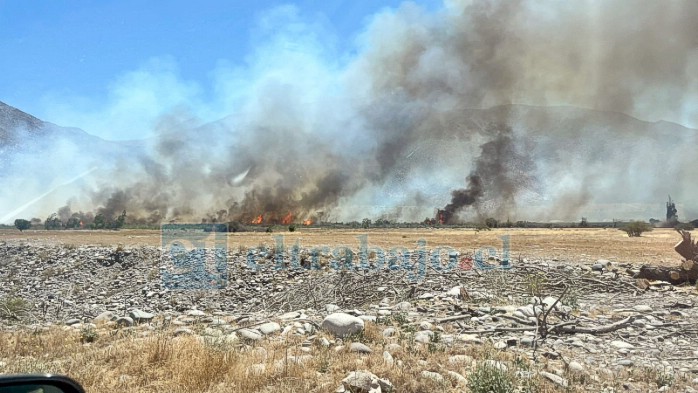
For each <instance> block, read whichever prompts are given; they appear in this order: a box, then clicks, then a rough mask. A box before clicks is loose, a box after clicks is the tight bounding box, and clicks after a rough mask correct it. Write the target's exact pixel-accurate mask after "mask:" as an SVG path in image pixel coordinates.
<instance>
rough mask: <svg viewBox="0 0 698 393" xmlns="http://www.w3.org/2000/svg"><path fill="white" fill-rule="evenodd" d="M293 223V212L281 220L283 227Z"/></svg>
mask: <svg viewBox="0 0 698 393" xmlns="http://www.w3.org/2000/svg"><path fill="white" fill-rule="evenodd" d="M292 222H293V214H291V212H289V213H288V214H286V215H285V216H284V218H282V219H281V223H282V224H283V225H288V224H290V223H292Z"/></svg>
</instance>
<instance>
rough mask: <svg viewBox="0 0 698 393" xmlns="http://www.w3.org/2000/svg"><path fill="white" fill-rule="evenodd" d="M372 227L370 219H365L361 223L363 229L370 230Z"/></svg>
mask: <svg viewBox="0 0 698 393" xmlns="http://www.w3.org/2000/svg"><path fill="white" fill-rule="evenodd" d="M370 227H371V220H369V219H368V218H364V219H363V221H361V228H364V229H368V228H370Z"/></svg>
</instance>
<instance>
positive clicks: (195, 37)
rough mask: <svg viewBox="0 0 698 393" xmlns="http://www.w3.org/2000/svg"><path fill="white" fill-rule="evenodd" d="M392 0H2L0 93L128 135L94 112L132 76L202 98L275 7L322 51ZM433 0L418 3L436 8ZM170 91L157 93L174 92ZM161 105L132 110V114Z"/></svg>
mask: <svg viewBox="0 0 698 393" xmlns="http://www.w3.org/2000/svg"><path fill="white" fill-rule="evenodd" d="M400 3H401V1H400V0H382V1H371V0H352V1H341V0H326V1H310V0H303V1H299V2H297V3H293V4H291V3H284V2H280V1H254V2H253V1H222V0H216V1H202V2H193V1H184V0H171V1H147V2H144V1H136V0H102V1H89V0H73V1H67V0H56V1H48V0H45V1H41V0H39V1H30V2H28V1H25V0H0V53H2V54H3V56H0V101H4V102H6V103H8V104H9V105H13V106H16V107H18V108H20V109H22V110H24V111H26V112H29V113H31V114H33V115H35V116H37V117H39V118H41V119H43V120H47V121H52V122H55V123H58V124H59V125H64V126H77V127H82V128H84V129H86V130H87V131H90V132H93V133H95V134H98V135H101V136H105V137H115V138H118V139H129V138H136V137H138V136H139V134H138V133H136V132H134V133H129V132H123V133H122V134H123V135H117V136H114V135H109V134H108V133H107V132H105V131H104V130H100V129H99V128H100V127H102V126H100V125H98V124H95V123H97V120H95V119H96V118H98V117H102V118H109V117H110V116H114V117H116V116H123V114H122V113H121V112H123V111H125V110H126V109H127V108H125V107H124V105H121V106H120V107H119V98H115V97H120V94H125V93H124V92H123V91H124V90H128V89H130V90H138V88H135V89H134V85H138V86H139V87H142V89H144V90H147V89H148V88H149V87H148V86H149V84H150V85H152V86H154V89H155V88H158V87H159V86H162V85H164V84H168V83H172V84H175V85H177V86H178V87H177V88H176V90H177V91H178V92H179V91H183V90H184V91H186V92H187V93H182V97H187V96H188V94H189V93H191V92H192V91H195V93H194V94H193V95H195V96H197V97H199V98H200V99H202V100H203V101H206V100H207V97H208V96H209V95H211V94H214V92H213V90H214V89H215V87H214V86H215V82H214V79H215V78H216V77H217V76H216V75H217V74H220V72H219V71H220V70H221V68H227V69H235V68H245V67H247V66H248V64H247V62H248V61H249V57H250V55H251V54H252V53H253V52H254V51H255V48H256V47H257V46H259V45H260V44H262V43H263V41H264V40H265V39H267V37H268V36H269V35H270V34H273V33H274V32H273V30H274V29H275V28H277V27H278V26H274V25H270V26H268V25H267V26H265V21H266V18H267V17H268V16H269V14H270V13H272V14H273V11H274V10H275V9H279V8H282V9H287V10H288V9H291V10H292V13H294V16H293V18H295V19H297V20H299V21H302V23H303V24H307V25H311V26H312V29H313V30H315V31H316V32H317V31H321V33H320V35H322V40H323V42H324V45H325V46H324V48H325V49H327V50H328V51H329V52H332V53H331V54H329V53H328V54H329V55H330V56H338V57H341V56H350V55H351V53H352V51H353V50H354V49H355V40H356V36H357V34H358V33H359V32H360V31H361V30H362V29H363V28H364V27H365V26H366V24H367V23H368V22H369V21H370V17H371V15H373V14H375V13H376V12H380V11H381V10H382V9H385V8H386V7H391V8H392V7H397V6H399V5H400ZM439 3H440V2H439V1H437V0H429V1H423V2H420V5H422V6H424V7H425V8H428V9H434V8H437V7H439V5H438V4H439ZM289 5H291V7H289ZM284 20H285V19H283V18H282V19H281V23H284V22H283V21H284ZM277 23H278V21H277ZM265 29H266V30H272V31H266V30H265ZM145 74H147V75H150V76H152V75H155V74H157V75H159V77H158V78H159V79H158V78H155V79H153V78H151V77H150V76H144V75H145ZM162 75H164V76H162ZM219 76H220V75H219ZM163 78H164V79H163ZM169 92H170V90H163V91H159V94H160V95H174V96H178V93H174V94H169ZM182 97H180V98H182ZM121 104H123V103H121ZM127 106H128V105H127ZM114 107H119V108H121V110H115V109H113V108H114ZM161 109H162V108H153V109H152V110H150V111H148V113H141V114H140V115H139V114H138V113H136V114H134V118H135V119H134V121H135V122H137V121H138V120H137V119H138V118H139V116H140V117H142V118H143V119H147V118H150V117H152V116H155V115H156V112H158V111H160V110H161ZM107 112H108V113H110V114H111V115H105V113H107ZM151 120H152V119H151ZM143 121H145V120H143ZM91 128H93V129H91Z"/></svg>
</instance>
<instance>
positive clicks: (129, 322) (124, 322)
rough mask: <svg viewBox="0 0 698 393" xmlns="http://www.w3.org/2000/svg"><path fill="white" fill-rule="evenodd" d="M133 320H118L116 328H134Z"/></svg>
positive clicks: (124, 318) (125, 318)
mask: <svg viewBox="0 0 698 393" xmlns="http://www.w3.org/2000/svg"><path fill="white" fill-rule="evenodd" d="M133 323H134V322H133V318H131V317H121V318H117V319H116V326H122V327H129V326H133Z"/></svg>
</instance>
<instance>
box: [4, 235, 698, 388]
mask: <svg viewBox="0 0 698 393" xmlns="http://www.w3.org/2000/svg"><path fill="white" fill-rule="evenodd" d="M252 252H253V253H254V255H253V256H254V259H255V261H256V266H254V267H252V266H251V265H250V263H249V260H250V259H249V258H250V255H249V253H248V252H247V250H244V249H238V250H230V251H228V252H227V255H225V258H224V260H225V261H226V266H225V268H224V269H221V266H220V265H219V266H216V265H215V263H214V264H209V265H208V266H207V267H206V268H204V270H205V271H198V273H196V274H194V275H193V276H192V273H191V271H192V270H191V269H192V266H183V265H181V264H180V265H178V268H179V270H177V269H175V268H174V267H173V261H172V258H170V257H169V256H165V257H164V258H163V256H162V254H161V251H160V250H159V249H158V248H155V247H136V248H127V249H123V248H120V247H94V246H84V247H80V246H65V245H34V244H28V243H24V242H21V241H10V242H5V243H0V269H1V270H0V271H1V273H0V299H2V302H1V303H0V324H1V328H2V331H4V332H12V331H19V330H27V329H34V330H36V329H39V330H41V329H50V328H55V327H62V328H63V329H70V330H74V331H77V332H81V334H82V336H83V339H84V338H85V337H84V336H85V335H86V334H87V335H88V337H87V341H89V332H90V331H91V329H95V331H96V332H99V331H102V330H105V329H106V330H109V331H115V330H116V331H118V330H136V331H142V332H143V333H144V334H147V333H148V332H152V331H167V332H168V333H167V334H169V335H171V336H172V337H176V336H187V337H196V338H197V339H199V340H203V341H207V340H208V341H213V342H217V343H225V344H230V345H231V346H232V347H250V346H256V345H261V343H264V342H266V341H275V342H278V341H285V340H291V339H292V340H294V342H300V344H299V345H300V351H299V353H300V355H299V356H300V357H298V356H296V357H295V358H294V359H296V361H297V362H303V361H304V360H303V359H304V358H303V357H306V360H307V359H312V358H313V357H314V356H316V353H318V352H317V351H318V350H317V349H316V348H326V349H329V350H332V351H346V352H348V353H352V354H355V355H356V356H359V357H360V356H364V355H362V354H370V353H379V354H382V359H383V361H384V363H385V365H388V366H390V367H402V366H404V364H403V360H402V358H403V357H402V356H401V355H400V353H403V352H405V351H407V352H409V351H411V348H413V347H414V348H419V349H420V351H421V352H419V353H420V354H422V355H420V356H422V359H421V360H418V361H417V363H416V365H417V366H419V364H421V363H419V362H424V363H423V366H424V369H423V370H421V372H420V373H418V374H417V375H415V376H414V377H415V378H422V379H429V380H431V381H435V382H436V383H443V384H444V386H448V387H449V389H456V390H454V391H462V390H461V389H465V388H466V386H467V388H468V389H469V390H470V391H476V389H475V387H474V385H473V383H474V382H473V381H475V380H476V378H477V375H479V374H477V373H478V372H481V371H482V369H481V368H478V367H480V366H482V365H483V364H484V365H488V367H489V368H490V369H492V370H495V371H496V370H500V371H501V370H505V371H506V372H515V373H516V378H517V379H516V380H515V381H518V382H516V384H517V385H518V386H519V389H520V391H525V390H523V388H522V386H523V385H525V384H524V383H523V382H521V381H525V380H526V379H527V378H533V377H535V378H538V379H542V380H544V381H545V383H546V384H548V385H549V388H550V389H556V388H559V389H560V390H561V391H564V390H565V389H571V388H573V387H576V388H577V389H579V387H580V386H588V387H589V389H590V390H591V391H607V392H611V391H616V392H618V391H682V392H684V391H685V392H695V391H698V346H696V344H695V343H696V342H697V341H696V338H698V325H696V317H698V306H696V305H695V304H694V303H695V300H696V295H697V294H698V292H697V291H696V288H695V287H692V286H684V287H677V286H671V285H667V284H666V283H662V282H652V283H649V284H650V285H647V284H648V283H638V282H636V280H635V279H633V278H632V274H634V273H635V272H636V271H637V270H636V269H637V268H638V266H633V265H629V264H627V265H626V264H618V263H611V262H609V261H606V260H598V261H596V262H595V263H592V264H580V263H573V262H575V261H564V260H526V259H519V260H513V261H510V263H509V266H508V267H509V268H508V269H503V268H501V267H502V262H501V261H499V260H497V259H492V260H490V261H488V262H487V267H492V268H493V269H490V270H482V269H470V268H469V267H470V265H469V264H468V263H465V264H463V261H464V260H463V258H464V257H467V256H464V255H452V257H453V258H455V260H456V261H458V264H457V266H456V267H455V268H453V269H444V265H445V264H446V263H447V261H446V260H444V264H442V265H438V266H434V265H431V263H429V264H427V265H426V266H425V269H424V271H423V272H422V271H420V270H419V263H418V259H419V256H418V255H413V256H412V258H411V259H410V261H411V262H410V263H407V264H400V265H399V267H398V266H395V265H394V266H393V269H392V270H391V269H390V268H389V267H383V268H378V267H376V266H375V262H376V260H375V258H372V259H371V260H370V262H371V264H368V265H364V266H361V265H360V264H359V263H355V264H353V265H352V266H351V267H349V268H346V259H340V260H336V259H337V258H336V256H333V255H331V254H329V253H327V254H325V255H321V256H320V258H319V259H318V260H317V261H315V262H316V264H315V265H313V262H312V261H311V259H312V258H310V256H309V254H308V250H301V252H300V257H299V258H296V259H294V257H293V256H292V255H289V254H288V253H286V254H284V255H283V258H284V262H283V264H279V263H278V262H279V261H278V260H277V254H276V253H274V252H273V251H269V252H260V251H252ZM371 257H375V256H374V255H372V256H371ZM187 258H190V259H191V260H193V261H197V260H198V259H196V257H195V256H193V255H190V256H187ZM444 258H446V256H445V255H444ZM185 259H186V258H185ZM580 259H581V258H580ZM465 261H466V262H468V260H467V259H466V260H465ZM180 262H181V261H180ZM296 262H299V264H301V265H304V266H306V267H307V266H309V265H308V264H310V266H311V267H316V269H306V268H303V267H302V266H296ZM388 262H390V261H388ZM185 265H186V264H185ZM389 265H390V263H388V266H389ZM405 265H406V266H405ZM342 266H344V267H345V268H343V269H342V268H341V267H342ZM406 267H411V268H408V269H406ZM194 271H196V269H195V268H194ZM187 272H189V273H187ZM178 280H179V281H178ZM191 280H194V282H196V283H198V284H196V285H194V288H188V289H187V288H184V287H186V285H185V284H186V283H187V282H191ZM197 280H198V281H197ZM369 330H370V331H369ZM86 332H87V333H86ZM376 332H377V333H376ZM474 347H481V348H487V350H486V351H484V352H483V353H488V354H490V355H491V356H489V355H488V356H489V357H487V358H480V359H478V358H476V357H475V356H474V355H472V352H468V351H467V350H466V349H468V348H474ZM490 350H491V351H490ZM469 353H470V354H469ZM496 353H500V354H506V355H507V356H505V357H502V356H495V355H493V354H496ZM429 354H434V356H436V354H438V355H439V356H444V357H443V359H445V360H444V361H443V362H441V363H439V364H438V367H437V366H434V364H432V363H429V360H428V358H429ZM498 359H500V360H498ZM507 359H508V360H507ZM0 360H2V361H0V372H4V371H3V369H2V367H5V368H6V370H5V371H9V370H12V368H11V364H10V363H11V362H12V360H11V359H5V360H3V359H0ZM404 361H406V360H404ZM488 361H489V363H487V362H488ZM456 365H460V366H458V367H456ZM462 365H465V367H463V366H462ZM247 367H248V372H253V373H254V372H264V370H265V369H266V368H267V367H269V364H268V363H265V362H263V361H261V362H259V363H256V364H250V365H248V366H247ZM381 369H382V368H381ZM15 371H16V370H15ZM346 374H347V375H346V376H345V377H346V378H345V379H344V380H343V381H342V380H337V381H336V387H337V391H372V392H380V391H390V389H393V390H396V391H408V390H407V389H404V388H403V389H401V388H400V386H398V384H396V383H395V382H391V381H389V380H387V379H385V378H383V377H384V376H382V375H379V373H374V374H372V373H371V370H370V369H365V368H361V367H357V369H356V370H346ZM522 384H523V385H522ZM393 385H395V386H393ZM333 388H334V387H333ZM589 389H585V390H587V391H589ZM483 391H486V390H483ZM504 391H506V390H504ZM551 391H553V390H551ZM578 391H584V390H578Z"/></svg>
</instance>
